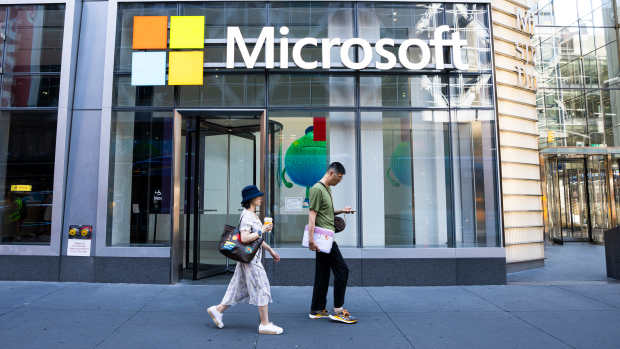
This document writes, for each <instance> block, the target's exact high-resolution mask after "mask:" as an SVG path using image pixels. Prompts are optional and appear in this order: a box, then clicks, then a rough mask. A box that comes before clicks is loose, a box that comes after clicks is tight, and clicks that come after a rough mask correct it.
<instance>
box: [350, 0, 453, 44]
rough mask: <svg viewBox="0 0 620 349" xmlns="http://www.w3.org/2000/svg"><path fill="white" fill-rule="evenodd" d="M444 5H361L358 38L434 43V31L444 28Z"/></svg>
mask: <svg viewBox="0 0 620 349" xmlns="http://www.w3.org/2000/svg"><path fill="white" fill-rule="evenodd" d="M443 6H444V5H443V4H407V3H370V2H361V3H359V4H358V19H357V22H358V31H359V37H360V38H363V39H366V40H369V41H371V42H376V41H377V40H379V39H381V38H391V39H394V40H405V39H409V38H419V39H422V40H424V39H432V38H433V34H434V32H435V28H437V27H439V26H440V25H442V24H444V20H443V12H444V8H443Z"/></svg>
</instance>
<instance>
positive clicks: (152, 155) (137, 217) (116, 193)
mask: <svg viewBox="0 0 620 349" xmlns="http://www.w3.org/2000/svg"><path fill="white" fill-rule="evenodd" d="M172 121H173V118H172V112H120V111H119V112H113V113H112V130H111V136H110V137H111V145H110V174H109V182H108V183H109V184H108V185H109V188H108V192H109V195H108V203H109V204H108V224H107V235H106V236H107V237H106V241H107V245H108V246H129V245H144V244H147V245H167V244H169V241H170V229H171V226H170V222H171V219H170V213H171V205H172V192H171V187H172V185H171V184H172V177H171V176H172V172H171V171H172V167H171V165H172ZM156 192H158V193H161V201H160V202H161V203H159V204H158V203H155V200H153V197H154V193H156Z"/></svg>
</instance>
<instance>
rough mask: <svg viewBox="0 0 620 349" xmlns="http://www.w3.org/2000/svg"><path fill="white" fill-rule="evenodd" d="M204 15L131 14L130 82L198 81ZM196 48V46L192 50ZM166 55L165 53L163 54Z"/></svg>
mask: <svg viewBox="0 0 620 349" xmlns="http://www.w3.org/2000/svg"><path fill="white" fill-rule="evenodd" d="M204 31H205V18H204V16H171V17H170V47H169V48H170V50H169V51H166V49H167V48H168V17H167V16H135V17H134V18H133V41H132V49H133V50H134V52H132V55H131V85H133V86H161V85H165V84H166V58H168V85H202V84H203V81H202V75H203V66H204V64H203V61H204V52H203V49H204V44H205V42H204ZM192 49H200V50H192ZM166 56H167V57H166Z"/></svg>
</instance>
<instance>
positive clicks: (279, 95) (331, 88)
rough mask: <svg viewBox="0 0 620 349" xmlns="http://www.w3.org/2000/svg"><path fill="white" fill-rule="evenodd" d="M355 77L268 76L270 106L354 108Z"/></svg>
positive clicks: (316, 75)
mask: <svg viewBox="0 0 620 349" xmlns="http://www.w3.org/2000/svg"><path fill="white" fill-rule="evenodd" d="M354 92H355V78H354V77H352V76H345V75H322V74H321V75H319V74H286V73H284V74H271V75H270V77H269V103H270V104H271V105H274V106H276V105H277V106H294V105H298V106H315V107H316V106H332V107H339V106H343V107H346V106H353V105H355V96H354Z"/></svg>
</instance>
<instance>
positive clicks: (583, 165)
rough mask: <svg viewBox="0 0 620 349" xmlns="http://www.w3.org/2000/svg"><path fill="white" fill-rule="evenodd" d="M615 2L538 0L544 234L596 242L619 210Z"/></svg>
mask: <svg viewBox="0 0 620 349" xmlns="http://www.w3.org/2000/svg"><path fill="white" fill-rule="evenodd" d="M618 4H619V2H618V1H616V0H552V1H549V0H541V1H538V2H537V3H536V4H535V5H534V6H533V8H532V11H534V13H535V16H536V35H535V38H534V45H535V47H536V51H537V56H536V57H537V61H536V68H537V73H538V91H537V103H536V105H537V109H538V120H539V124H538V129H539V134H540V138H539V146H540V154H541V164H542V165H541V169H542V172H541V173H543V188H544V203H545V235H546V238H547V239H548V240H551V241H554V242H559V243H561V242H565V241H592V242H597V243H601V242H602V241H603V232H604V231H605V230H606V229H609V228H611V227H615V226H616V225H618V218H619V215H618V213H619V212H620V211H619V210H620V192H619V189H620V168H619V163H620V162H619V161H620V123H619V121H620V119H619V117H620V70H619V64H620V63H619V60H618V53H619V51H618V31H617V26H618V23H619V22H618Z"/></svg>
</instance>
